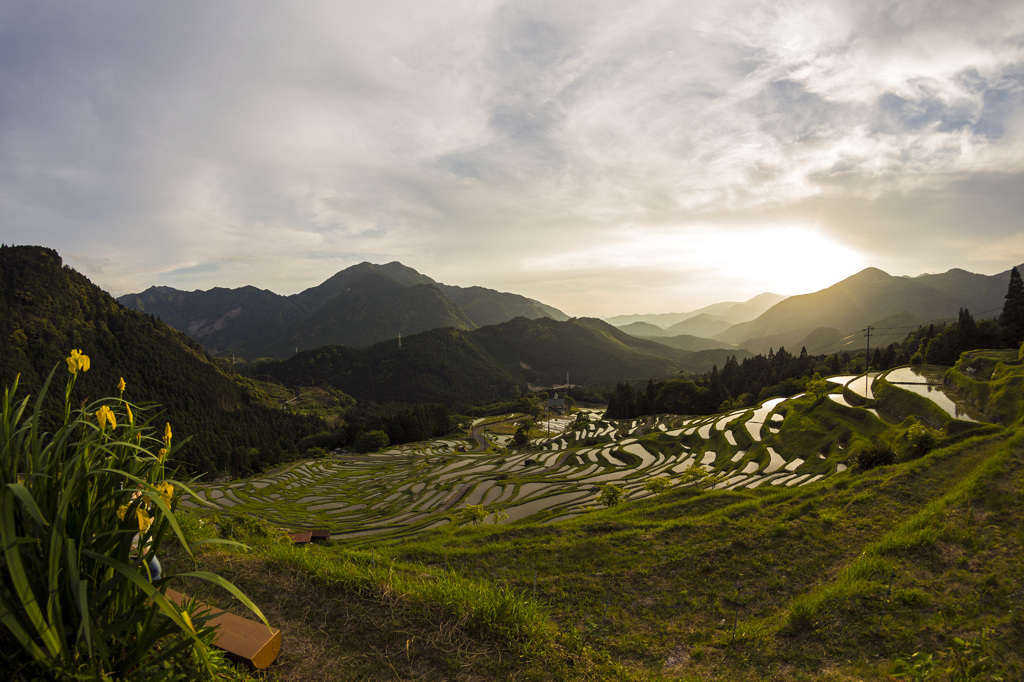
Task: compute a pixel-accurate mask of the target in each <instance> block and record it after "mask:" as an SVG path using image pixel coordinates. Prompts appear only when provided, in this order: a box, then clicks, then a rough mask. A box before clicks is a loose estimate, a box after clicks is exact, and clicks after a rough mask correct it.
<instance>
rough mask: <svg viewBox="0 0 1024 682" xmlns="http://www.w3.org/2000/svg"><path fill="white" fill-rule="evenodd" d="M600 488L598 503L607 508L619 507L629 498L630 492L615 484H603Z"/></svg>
mask: <svg viewBox="0 0 1024 682" xmlns="http://www.w3.org/2000/svg"><path fill="white" fill-rule="evenodd" d="M598 488H599V491H598V493H597V501H598V502H600V503H601V504H603V505H604V506H606V507H617V506H619V504H620V503H621V502H622V501H623V500H625V499H626V497H628V496H629V491H627V490H626V489H625V488H622V487H620V486H617V485H615V484H614V483H602V484H601V485H600V486H598Z"/></svg>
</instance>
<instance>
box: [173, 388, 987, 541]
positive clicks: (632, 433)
mask: <svg viewBox="0 0 1024 682" xmlns="http://www.w3.org/2000/svg"><path fill="white" fill-rule="evenodd" d="M872 378H873V377H872ZM885 378H886V380H888V381H889V382H890V383H894V384H896V385H898V386H900V387H901V388H905V389H907V390H912V391H915V392H917V393H919V394H921V395H924V396H925V397H927V398H929V399H930V400H932V401H934V402H935V403H936V404H938V405H939V406H940V407H943V409H946V410H947V411H948V412H949V413H950V414H952V415H953V416H954V417H957V418H959V419H968V418H969V417H968V416H966V414H965V412H964V411H963V409H962V408H961V407H959V406H957V405H956V404H955V403H954V402H953V401H952V400H950V398H949V397H948V396H946V395H945V393H943V392H942V391H940V390H938V387H937V386H935V385H934V384H935V382H934V381H932V380H931V379H930V378H929V377H928V375H925V374H919V373H916V372H914V371H913V370H911V369H909V368H904V369H897V370H892V371H890V372H888V373H886V374H885ZM830 381H831V382H832V383H834V384H836V385H837V386H844V387H846V388H849V389H852V390H854V391H855V392H857V393H860V394H861V395H864V394H867V395H871V392H870V385H867V386H866V384H869V382H866V381H865V378H864V376H863V375H861V376H859V377H853V376H844V377H833V378H831V379H830ZM857 389H859V390H857ZM799 397H800V396H795V397H794V398H788V399H787V398H773V399H771V400H767V401H765V402H763V403H761V404H760V405H757V406H755V407H753V408H750V409H746V410H737V411H731V412H729V413H726V414H719V415H714V416H710V417H697V418H687V417H680V416H675V415H665V414H661V415H658V416H657V417H656V418H646V419H639V420H628V421H603V420H594V421H591V422H590V423H586V424H582V425H576V424H574V423H573V422H572V421H571V420H566V419H561V420H558V423H557V427H554V426H553V428H552V429H551V432H552V435H551V436H550V437H549V438H544V439H538V440H535V441H532V442H530V443H529V444H527V445H525V446H523V447H520V448H512V449H506V448H507V443H508V441H507V440H506V437H504V436H502V435H499V434H491V433H490V432H489V431H488V425H489V424H490V425H492V426H496V425H497V424H498V423H499V422H500V421H501V420H496V419H494V418H490V419H487V420H477V421H476V422H474V424H473V429H474V431H475V432H476V433H477V434H478V435H481V436H483V437H485V438H486V439H487V442H488V443H489V444H490V447H488V448H487V450H486V451H483V450H480V451H473V450H469V449H468V448H471V447H478V446H475V443H474V441H473V440H464V439H451V438H449V439H443V440H436V441H430V442H424V443H415V444H408V445H403V446H401V447H395V448H391V449H389V450H388V451H386V452H384V453H380V454H371V455H335V456H330V457H325V458H322V459H317V460H308V461H304V462H299V463H295V464H291V465H288V466H286V467H283V468H281V469H279V470H277V471H275V472H272V473H270V474H267V475H264V476H261V477H259V478H255V479H250V480H244V481H235V482H231V483H223V484H216V485H205V486H198V487H197V489H196V490H197V495H198V497H200V498H201V499H202V501H204V502H206V503H208V505H209V506H212V507H214V508H220V509H224V510H228V509H237V510H243V511H245V512H248V513H252V514H254V515H257V516H259V517H261V518H263V519H265V520H266V521H268V522H270V523H272V524H274V525H276V526H279V527H282V528H288V529H300V528H307V529H309V528H328V529H330V532H331V537H332V538H334V539H344V538H350V539H354V538H372V537H379V536H382V535H396V534H400V535H405V534H412V533H416V532H421V531H424V530H428V529H431V528H436V527H439V526H441V525H444V524H446V523H452V522H456V523H458V522H459V518H458V511H459V509H461V508H463V507H465V506H467V505H476V504H482V505H484V506H485V509H486V510H487V511H490V512H500V514H492V515H491V516H490V517H488V519H487V521H486V522H487V523H492V522H498V523H513V522H515V521H518V520H520V519H524V518H528V517H531V516H537V515H542V516H539V517H538V519H539V520H544V521H553V520H556V519H557V520H562V519H568V518H572V517H573V516H577V515H579V514H582V513H585V512H586V511H587V510H588V509H590V508H594V507H596V506H598V502H597V495H598V492H599V488H598V486H599V485H600V484H602V483H606V482H614V483H615V484H616V485H619V486H621V487H623V488H624V489H625V490H626V491H627V493H628V495H629V497H628V499H630V500H635V499H642V498H644V497H648V496H651V495H652V494H653V493H652V492H650V491H649V490H647V489H646V488H645V486H644V484H645V483H646V482H647V481H649V480H650V479H652V478H654V477H657V476H668V477H674V476H677V475H679V474H680V473H682V472H683V471H685V470H686V469H688V468H690V467H691V466H695V465H697V464H700V465H703V466H705V467H707V468H708V469H710V470H711V473H715V474H721V475H722V479H721V482H720V483H718V484H717V485H716V487H718V488H725V489H743V488H746V489H755V488H758V487H760V486H765V485H767V486H769V487H771V486H784V487H792V486H800V485H808V484H810V483H814V482H816V481H819V480H822V479H823V478H826V477H828V476H833V475H836V474H841V473H842V472H843V471H845V470H846V469H847V468H848V467H849V466H850V462H848V461H846V460H847V459H848V455H847V454H846V453H844V452H838V453H834V454H831V455H829V456H828V457H825V456H824V455H822V454H820V453H813V452H785V451H781V449H780V447H779V446H778V444H777V443H775V444H774V445H773V446H767V444H765V443H762V440H763V439H764V438H766V437H768V436H769V434H771V433H776V432H778V430H779V428H780V427H781V425H782V423H783V420H784V417H783V414H784V413H785V409H784V408H785V405H786V402H787V401H788V400H793V399H795V398H799ZM830 397H831V398H832V400H834V401H836V402H837V403H838V404H839V405H842V406H843V407H846V408H848V409H851V410H854V409H863V408H860V407H856V406H854V405H852V404H850V403H849V402H847V401H846V400H845V399H844V398H843V396H842V395H841V394H839V393H832V394H830ZM508 418H509V419H514V418H517V416H515V415H509V416H508ZM554 421H555V420H552V422H553V423H554ZM544 424H545V423H544V422H538V426H539V427H541V428H543V425H544ZM769 442H771V441H769ZM183 506H186V507H196V506H198V505H197V500H185V501H184V502H183Z"/></svg>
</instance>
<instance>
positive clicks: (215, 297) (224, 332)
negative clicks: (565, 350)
mask: <svg viewBox="0 0 1024 682" xmlns="http://www.w3.org/2000/svg"><path fill="white" fill-rule="evenodd" d="M118 301H119V302H120V303H121V304H122V305H124V306H126V307H129V308H133V309H136V310H140V311H142V312H146V313H149V314H152V315H156V316H159V317H160V319H162V320H163V321H165V322H167V323H168V324H169V325H171V326H172V327H174V328H175V329H178V330H180V331H184V332H185V333H187V334H189V335H190V336H192V338H194V339H195V340H196V341H198V342H199V343H200V344H202V345H203V347H204V348H206V350H207V351H208V352H210V353H211V354H213V355H227V354H235V355H238V356H240V357H247V358H250V359H253V358H259V357H270V358H285V357H288V356H290V355H292V354H294V353H295V352H296V351H298V350H304V349H306V350H308V349H311V348H317V347H319V346H327V345H343V346H355V347H366V346H371V345H373V344H375V343H378V342H380V341H385V340H388V339H393V338H396V337H397V336H399V335H405V336H409V335H412V334H416V333H418V332H422V331H426V330H429V329H435V328H439V327H453V328H455V329H464V330H469V329H477V328H479V327H483V326H487V325H491V324H498V323H501V322H507V321H508V320H511V319H513V318H515V317H526V318H528V319H536V318H540V317H550V318H552V319H555V320H563V321H564V320H567V319H568V315H566V314H565V313H563V312H562V311H560V310H558V309H557V308H554V307H552V306H548V305H545V304H543V303H541V302H539V301H535V300H533V299H529V298H526V297H525V296H520V295H518V294H510V293H504V292H500V291H495V290H492V289H486V288H484V287H468V288H463V287H458V286H451V285H446V284H441V283H438V282H435V281H434V280H433V279H431V278H430V277H427V276H426V275H423V274H421V273H419V272H417V271H416V270H414V269H412V268H409V267H407V266H405V265H402V264H401V263H398V262H397V261H396V262H391V263H386V264H384V265H375V264H373V263H366V262H364V263H359V264H358V265H353V266H351V267H349V268H346V269H345V270H342V271H341V272H338V273H337V274H335V275H333V276H332V277H330V278H328V279H327V280H326V281H324V282H322V283H321V284H319V285H317V286H315V287H310V288H309V289H306V290H305V291H302V292H300V293H298V294H295V295H293V296H281V295H279V294H275V293H274V292H272V291H267V290H265V289H257V288H256V287H252V286H247V287H241V288H238V289H223V288H214V289H209V290H207V291H202V290H197V291H180V290H177V289H173V288H171V287H150V288H149V289H147V290H146V291H143V292H141V293H138V294H127V295H125V296H121V297H120V298H118Z"/></svg>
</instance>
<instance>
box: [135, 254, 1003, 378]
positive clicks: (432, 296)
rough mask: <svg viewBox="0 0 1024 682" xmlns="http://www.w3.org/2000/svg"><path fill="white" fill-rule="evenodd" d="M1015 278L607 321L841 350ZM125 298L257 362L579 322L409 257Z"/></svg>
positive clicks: (878, 275)
mask: <svg viewBox="0 0 1024 682" xmlns="http://www.w3.org/2000/svg"><path fill="white" fill-rule="evenodd" d="M1008 281H1009V271H1008V270H1007V271H1006V272H1003V273H999V274H997V275H980V274H975V273H970V272H967V271H965V270H961V269H953V270H949V271H948V272H945V273H941V274H927V275H920V276H918V277H899V276H893V275H890V274H888V273H886V272H883V271H882V270H879V269H877V268H867V269H865V270H863V271H861V272H859V273H857V274H855V275H853V276H851V277H848V278H846V279H844V280H842V281H841V282H838V283H836V284H834V285H833V286H831V287H828V288H826V289H822V290H821V291H817V292H814V293H810V294H804V295H800V296H791V297H788V298H787V297H783V296H780V295H778V294H772V293H764V294H760V295H759V296H756V297H754V298H752V299H750V300H748V301H743V302H731V301H727V302H722V303H716V304H714V305H710V306H706V307H704V308H701V309H698V310H694V311H690V312H685V313H663V314H654V315H652V314H646V315H645V314H631V315H619V316H615V317H609V318H606V319H605V320H604V322H605V323H607V324H609V325H611V326H614V327H617V328H618V329H619V330H620V331H621V332H623V333H625V334H628V335H630V336H632V337H634V338H638V339H643V340H647V341H654V342H657V344H659V346H661V347H669V348H672V349H675V350H677V351H683V352H686V353H698V352H712V353H715V352H718V351H729V350H731V351H733V352H735V353H737V354H738V355H739V357H741V358H742V357H743V356H744V355H745V354H747V353H751V354H757V353H767V352H768V351H769V350H771V349H778V348H780V347H786V348H788V349H790V350H793V351H796V350H799V349H801V348H806V349H807V351H808V352H809V353H811V354H812V355H816V354H831V353H835V352H842V351H848V350H853V349H859V348H860V347H861V342H862V340H864V336H865V334H864V333H863V332H864V330H865V329H866V328H867V327H869V326H870V327H872V339H871V341H872V342H873V345H874V346H875V347H878V346H884V345H887V344H889V343H894V342H897V341H899V340H901V339H903V338H904V337H905V336H906V335H907V334H908V333H909V332H911V331H913V330H914V329H916V328H917V327H919V326H921V325H927V324H930V323H938V322H944V321H948V320H953V319H956V316H957V314H958V312H959V310H960V309H961V308H966V309H968V310H970V311H971V312H972V313H973V314H974V315H975V316H976V317H979V318H984V317H993V316H995V315H997V314H998V312H999V311H1000V310H1001V307H1002V303H1003V297H1004V295H1005V293H1006V287H1007V283H1008ZM118 300H119V301H120V302H121V303H122V304H123V305H125V306H127V307H130V308H134V309H137V310H140V311H143V312H147V313H150V314H153V315H156V316H158V317H159V318H160V319H162V320H163V321H165V322H167V323H168V324H169V325H171V326H172V327H174V328H176V329H179V330H181V331H184V332H186V333H187V334H189V335H190V336H191V337H192V338H193V339H195V340H196V341H197V342H199V343H200V344H202V345H203V347H204V348H206V350H207V351H208V352H210V353H211V354H213V355H221V356H226V355H234V356H236V357H240V358H247V359H250V360H252V359H256V358H266V359H284V358H288V357H291V356H292V355H294V354H296V353H297V352H299V351H301V350H312V349H315V348H319V347H322V346H328V345H330V346H334V345H338V346H348V347H356V348H369V347H370V346H373V345H374V344H376V343H379V342H382V341H387V340H392V339H395V338H397V337H399V336H405V337H408V336H411V335H413V334H416V333H419V332H423V331H428V330H432V329H439V328H452V329H456V330H460V331H467V332H468V331H473V330H479V329H483V328H486V327H488V326H491V325H501V324H505V323H507V322H510V321H511V320H513V319H515V318H517V317H523V318H526V319H528V320H538V319H543V318H547V319H551V320H554V321H561V322H565V321H567V320H569V317H568V316H567V315H566V314H565V313H563V312H562V311H560V310H558V309H557V308H554V307H552V306H549V305H546V304H544V303H541V302H539V301H535V300H533V299H529V298H526V297H524V296H519V295H517V294H512V293H504V292H499V291H495V290H493V289H486V288H483V287H466V288H464V287H457V286H450V285H446V284H442V283H439V282H436V281H435V280H433V279H431V278H430V277H427V276H426V275H423V274H421V273H419V272H417V271H416V270H413V269H412V268H409V267H406V266H404V265H402V264H401V263H397V262H392V263H387V264H385V265H374V264H371V263H360V264H358V265H354V266H352V267H350V268H347V269H345V270H342V271H341V272H339V273H338V274H336V275H334V276H333V277H331V278H330V279H328V280H327V281H325V282H323V283H322V284H320V285H317V286H315V287H312V288H310V289H307V290H305V291H303V292H301V293H299V294H295V295H293V296H281V295H278V294H275V293H273V292H271V291H267V290H265V289H258V288H256V287H252V286H248V287H242V288H239V289H223V288H215V289H210V290H208V291H202V290H197V291H180V290H177V289H172V288H170V287H152V288H150V289H147V290H146V291H144V292H142V293H140V294H128V295H126V296H122V297H121V298H119V299H118ZM717 354H719V355H720V354H721V353H717ZM691 359H692V358H691ZM684 364H687V365H690V366H693V363H692V362H686V363H684Z"/></svg>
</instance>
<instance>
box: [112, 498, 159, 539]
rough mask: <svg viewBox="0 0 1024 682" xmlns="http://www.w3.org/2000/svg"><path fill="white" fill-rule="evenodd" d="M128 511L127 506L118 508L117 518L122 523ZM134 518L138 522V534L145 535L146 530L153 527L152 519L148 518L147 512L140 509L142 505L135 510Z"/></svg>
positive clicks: (123, 505)
mask: <svg viewBox="0 0 1024 682" xmlns="http://www.w3.org/2000/svg"><path fill="white" fill-rule="evenodd" d="M128 509H129V507H128V505H127V504H122V505H121V506H120V507H118V508H117V518H119V519H121V520H122V521H124V517H125V516H127V514H128ZM135 518H136V519H137V520H138V522H139V532H141V533H145V532H146V531H147V530H149V527H150V526H152V525H153V519H152V518H150V516H149V512H147V511H146V510H145V509H143V508H142V505H139V506H138V507H136V508H135Z"/></svg>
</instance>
